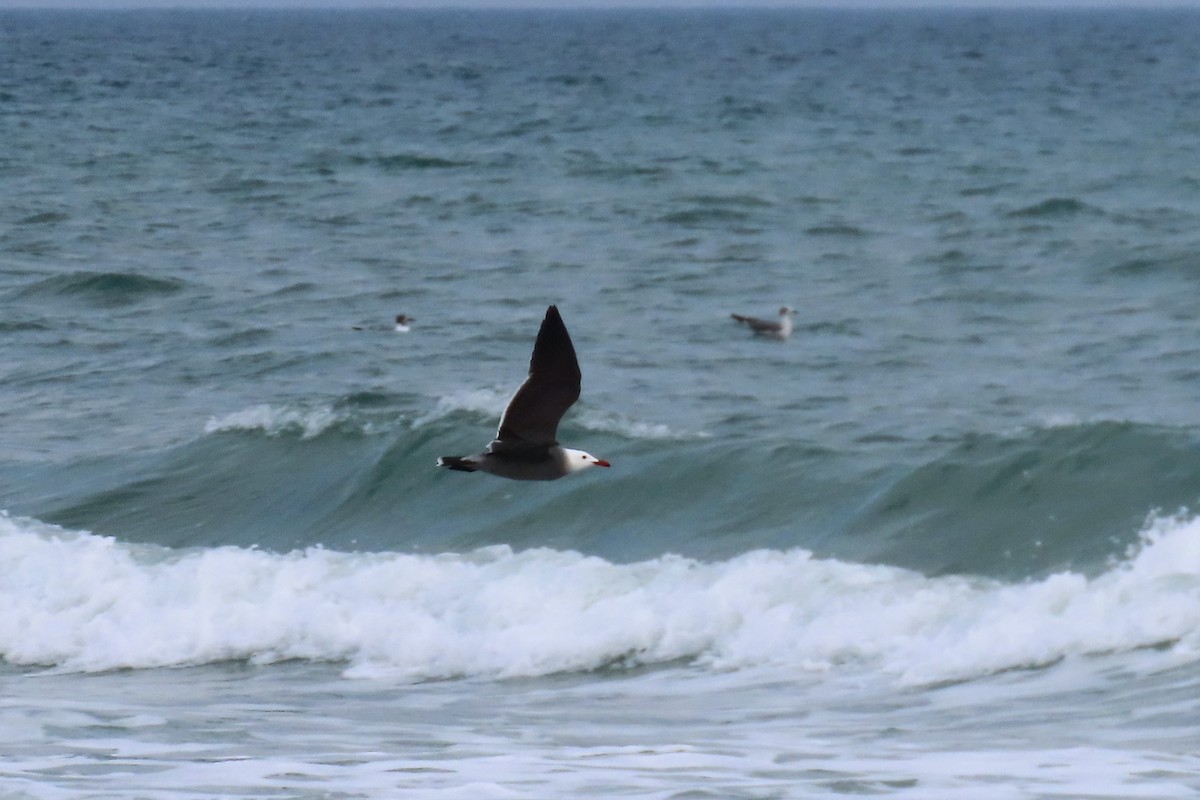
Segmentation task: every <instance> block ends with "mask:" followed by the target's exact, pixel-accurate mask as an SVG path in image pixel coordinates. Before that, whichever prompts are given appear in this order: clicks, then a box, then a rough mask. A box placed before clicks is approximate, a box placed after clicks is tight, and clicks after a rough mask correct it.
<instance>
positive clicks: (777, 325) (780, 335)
mask: <svg viewBox="0 0 1200 800" xmlns="http://www.w3.org/2000/svg"><path fill="white" fill-rule="evenodd" d="M795 315H796V310H795V309H792V308H788V307H787V306H784V307H783V308H781V309H779V321H778V322H776V321H775V320H770V319H759V318H758V317H743V316H742V315H741V314H730V315H729V316H731V317H733V318H734V319H735V320H737V321H738V322H740V323H742V324H743V325H748V326H749V327H750V330H751V331H753V332H754V333H755V334H757V335H759V336H766V337H769V338H771V339H786V338H788V337H789V336H791V335H792V317H794V316H795Z"/></svg>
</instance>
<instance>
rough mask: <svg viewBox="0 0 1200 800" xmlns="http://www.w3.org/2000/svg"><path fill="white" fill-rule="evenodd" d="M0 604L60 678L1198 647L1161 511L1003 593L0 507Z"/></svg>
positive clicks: (908, 577) (1185, 549)
mask: <svg viewBox="0 0 1200 800" xmlns="http://www.w3.org/2000/svg"><path fill="white" fill-rule="evenodd" d="M0 607H3V608H4V609H5V613H4V614H3V615H0V656H2V657H3V658H4V659H6V660H7V661H9V662H12V663H16V664H46V665H57V666H59V667H61V668H63V669H67V670H83V671H92V670H107V669H114V668H121V667H132V668H139V667H158V666H173V665H185V664H199V663H207V662H214V661H221V660H228V659H249V660H252V661H255V662H263V663H267V662H273V661H277V660H284V659H297V658H298V659H311V660H328V661H338V662H345V663H346V664H347V665H348V667H347V669H348V674H350V675H359V676H367V675H386V676H389V677H394V678H399V679H404V680H424V679H433V678H450V677H457V676H482V677H503V676H528V675H543V674H549V673H555V672H568V671H578V670H589V669H594V668H597V667H601V666H604V665H609V664H614V663H629V664H651V663H661V662H667V661H671V660H675V659H681V658H682V659H689V660H693V661H695V662H696V663H698V664H700V665H708V666H709V667H711V668H714V669H718V670H735V669H740V668H745V667H753V666H761V665H772V666H783V667H786V668H791V669H802V670H839V669H870V670H874V671H879V672H882V673H884V674H890V675H892V676H893V677H894V679H896V680H898V681H899V682H902V683H916V684H921V683H927V682H936V681H943V680H953V679H969V678H972V677H977V676H981V675H986V674H990V673H993V672H996V671H1000V670H1006V669H1011V668H1019V667H1026V666H1037V665H1043V664H1048V663H1052V662H1054V661H1056V660H1059V659H1062V658H1067V657H1071V656H1077V655H1083V654H1090V653H1101V652H1110V651H1123V650H1130V649H1135V648H1142V647H1147V646H1152V645H1162V646H1165V648H1166V651H1165V652H1164V654H1163V658H1164V659H1167V660H1168V661H1169V660H1172V659H1173V660H1176V661H1177V660H1184V661H1190V660H1193V659H1200V521H1197V520H1196V519H1183V518H1171V519H1161V520H1156V521H1155V522H1154V523H1153V524H1152V525H1151V526H1150V527H1149V528H1148V530H1147V531H1146V533H1145V536H1144V541H1143V544H1142V546H1141V547H1140V548H1139V549H1138V550H1137V551H1136V552H1134V553H1131V554H1130V557H1129V558H1128V559H1126V560H1124V561H1122V562H1121V563H1119V564H1117V565H1115V566H1114V567H1113V568H1112V569H1111V570H1109V571H1108V572H1106V573H1104V574H1102V575H1100V576H1098V577H1096V578H1092V579H1089V578H1087V577H1085V576H1083V575H1078V574H1073V573H1064V574H1060V575H1054V576H1051V577H1049V578H1046V579H1044V580H1040V581H1032V582H1028V583H1021V584H1002V583H997V582H991V581H984V580H979V579H967V578H955V577H949V578H925V577H923V576H921V575H919V574H917V573H914V572H910V571H906V570H901V569H896V568H890V567H882V566H868V565H859V564H851V563H843V562H839V561H834V560H820V559H813V558H811V557H810V555H809V554H808V553H805V552H803V551H789V552H776V551H757V552H753V553H748V554H745V555H742V556H739V557H737V558H734V559H731V560H729V561H724V562H718V563H701V562H697V561H693V560H689V559H685V558H680V557H674V556H664V557H661V558H658V559H654V560H652V561H646V562H642V563H637V564H626V565H619V564H612V563H609V562H607V561H605V560H603V559H600V558H596V557H589V556H584V555H580V554H578V553H573V552H560V551H553V550H547V549H539V550H530V551H525V552H520V553H514V552H512V551H511V550H510V549H509V548H507V547H494V548H489V549H486V550H480V551H477V552H473V553H468V554H464V555H456V554H445V555H439V556H427V555H405V554H398V553H377V554H361V553H360V554H352V553H339V552H333V551H327V550H323V549H319V548H313V549H308V550H304V551H297V552H293V553H288V554H273V553H268V552H262V551H258V550H248V549H240V548H234V547H220V548H209V549H198V550H188V551H170V550H166V549H162V548H156V547H150V546H145V545H137V546H134V545H128V544H123V543H120V542H118V541H115V540H113V539H111V538H106V537H100V536H94V535H91V534H87V533H81V532H71V531H65V530H62V529H59V528H55V527H53V526H50V525H45V524H43V523H40V522H37V521H33V520H25V519H17V518H9V517H0Z"/></svg>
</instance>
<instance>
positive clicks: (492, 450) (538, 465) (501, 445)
mask: <svg viewBox="0 0 1200 800" xmlns="http://www.w3.org/2000/svg"><path fill="white" fill-rule="evenodd" d="M581 382H582V374H581V373H580V371H579V361H578V359H577V358H576V357H575V346H574V345H573V344H571V337H570V335H569V334H568V333H567V326H566V325H564V324H563V321H562V317H561V316H560V315H559V313H558V309H557V308H556V307H555V306H550V307H549V308H548V309H546V317H545V319H543V320H542V326H541V328H540V329H539V330H538V336H537V341H536V342H535V343H534V345H533V356H532V357H531V358H530V360H529V377H527V378H526V379H525V382H524V383H522V384H521V387H520V388H519V389H517V392H516V394H514V395H513V396H512V399H511V400H509V401H508V407H507V408H505V409H504V415H503V416H501V417H500V428H499V430H498V431H497V432H496V438H495V439H493V440H492V442H491V444H489V445H488V446H487V449H486V450H484V451H483V452H482V453H478V454H476V455H473V456H442V457H441V458H439V459H438V462H437V463H438V466H439V467H447V468H448V469H452V470H456V471H458V472H487V473H490V474H492V475H498V476H499V477H501V478H510V479H512V480H517V481H552V480H555V479H557V478H562V477H565V476H567V475H570V474H572V473H574V472H579V471H580V470H583V469H587V468H588V467H607V466H608V465H609V464H608V462H607V461H604V460H602V459H599V458H596V457H595V456H593V455H592V454H591V453H586V452H584V451H583V450H572V449H571V448H569V447H563V446H561V445H560V444H559V443H558V438H557V437H558V423H559V420H561V419H562V417H563V414H565V413H567V409H568V408H570V407H571V406H572V405H574V403H575V401H576V400H578V399H579V390H580V385H581Z"/></svg>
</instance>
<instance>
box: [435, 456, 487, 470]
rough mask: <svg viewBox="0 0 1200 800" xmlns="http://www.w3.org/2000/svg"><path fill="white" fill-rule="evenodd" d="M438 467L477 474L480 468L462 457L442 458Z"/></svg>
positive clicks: (438, 461) (438, 462)
mask: <svg viewBox="0 0 1200 800" xmlns="http://www.w3.org/2000/svg"><path fill="white" fill-rule="evenodd" d="M437 465H438V466H439V467H446V468H447V469H452V470H456V471H458V472H475V471H476V470H477V469H478V467H476V466H475V465H474V464H472V463H471V462H470V461H468V460H467V459H465V458H463V457H462V456H442V457H441V458H439V459H438V460H437Z"/></svg>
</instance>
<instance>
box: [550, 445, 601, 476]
mask: <svg viewBox="0 0 1200 800" xmlns="http://www.w3.org/2000/svg"><path fill="white" fill-rule="evenodd" d="M562 451H563V457H564V458H565V459H566V465H567V471H568V472H579V470H581V469H587V468H588V467H608V466H612V465H611V464H609V463H608V462H607V461H605V460H604V459H602V458H596V457H595V456H594V455H592V454H591V453H585V452H584V451H582V450H572V449H571V448H569V447H564V448H563V449H562Z"/></svg>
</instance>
